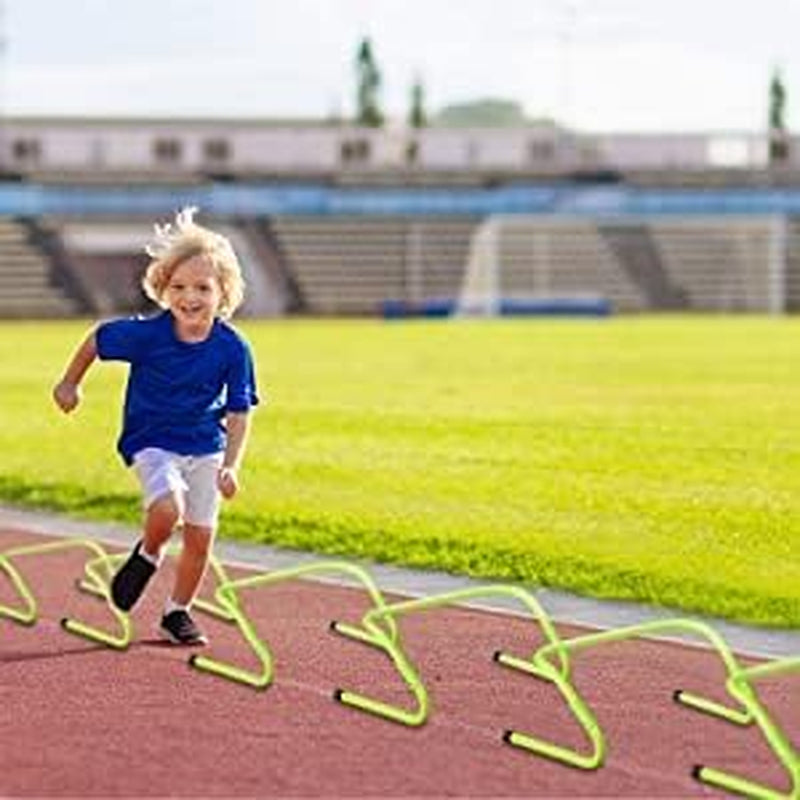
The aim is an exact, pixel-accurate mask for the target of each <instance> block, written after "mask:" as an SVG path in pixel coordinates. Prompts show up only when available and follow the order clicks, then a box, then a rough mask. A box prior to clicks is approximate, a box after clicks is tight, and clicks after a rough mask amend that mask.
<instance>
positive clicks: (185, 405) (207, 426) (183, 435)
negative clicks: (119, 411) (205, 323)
mask: <svg viewBox="0 0 800 800" xmlns="http://www.w3.org/2000/svg"><path fill="white" fill-rule="evenodd" d="M96 341H97V355H98V357H99V358H101V359H103V360H109V361H127V362H128V363H130V365H131V367H130V373H129V375H128V385H127V388H126V391H125V409H124V418H123V426H122V433H121V434H120V437H119V441H118V443H117V449H118V450H119V452H120V455H121V456H122V458H123V460H124V461H125V463H126V464H131V463H132V462H133V456H134V455H135V454H136V453H137V452H138V451H139V450H142V449H143V448H145V447H160V448H162V449H164V450H169V451H171V452H173V453H180V454H181V455H205V454H207V453H217V452H220V451H222V450H224V449H225V443H226V432H225V424H224V419H225V414H226V413H228V412H229V411H232V412H246V411H248V410H249V409H250V408H251V407H252V406H255V405H257V404H258V393H257V391H256V383H255V374H254V369H253V357H252V354H251V352H250V347H249V345H248V344H247V342H246V341H245V339H244V338H243V337H242V336H241V334H239V333H238V332H237V331H236V329H235V328H233V327H232V326H231V325H229V324H228V323H226V322H224V321H222V320H220V319H217V320H215V321H214V325H213V327H212V329H211V333H210V334H209V336H208V337H207V338H206V339H204V340H203V341H202V342H182V341H181V340H180V339H178V338H177V336H176V335H175V329H174V318H173V316H172V314H171V313H170V312H169V311H164V312H162V313H160V314H157V315H155V316H152V317H131V318H128V319H115V320H111V321H109V322H104V323H101V324H100V325H99V326H98V328H97V332H96Z"/></svg>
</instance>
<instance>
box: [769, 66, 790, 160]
mask: <svg viewBox="0 0 800 800" xmlns="http://www.w3.org/2000/svg"><path fill="white" fill-rule="evenodd" d="M788 157H789V138H788V136H787V133H786V86H785V84H784V82H783V77H782V76H781V73H780V70H778V69H776V70H774V71H773V73H772V78H771V79H770V82H769V161H770V163H771V164H775V163H779V162H781V161H786V159H787V158H788Z"/></svg>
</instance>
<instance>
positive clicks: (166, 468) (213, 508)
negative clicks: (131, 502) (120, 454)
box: [133, 447, 223, 529]
mask: <svg viewBox="0 0 800 800" xmlns="http://www.w3.org/2000/svg"><path fill="white" fill-rule="evenodd" d="M222 457H223V454H222V453H210V454H208V455H202V456H182V455H179V454H177V453H170V452H169V451H168V450H162V449H161V448H159V447H145V449H144V450H140V451H139V452H138V453H136V455H135V456H134V457H133V466H134V469H135V470H136V474H137V475H138V476H139V482H140V483H141V485H142V491H143V493H144V499H143V503H144V508H145V510H147V509H148V508H150V506H151V505H152V504H153V503H154V502H155V501H156V500H158V499H159V498H161V497H164V496H165V495H169V494H178V495H179V496H180V498H181V499H182V500H183V503H182V507H183V520H184V522H188V523H189V524H190V525H200V526H202V527H205V528H212V529H214V528H216V526H217V516H218V515H219V497H220V495H219V489H218V488H217V474H218V473H219V469H220V467H221V466H222Z"/></svg>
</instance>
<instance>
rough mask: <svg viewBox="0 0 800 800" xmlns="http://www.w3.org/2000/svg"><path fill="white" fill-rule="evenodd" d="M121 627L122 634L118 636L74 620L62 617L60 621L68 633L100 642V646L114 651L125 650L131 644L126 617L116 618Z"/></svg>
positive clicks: (129, 625) (129, 629)
mask: <svg viewBox="0 0 800 800" xmlns="http://www.w3.org/2000/svg"><path fill="white" fill-rule="evenodd" d="M118 620H119V622H120V624H121V626H122V633H121V634H120V635H119V636H114V635H113V634H110V633H107V632H106V631H102V630H100V629H99V628H95V627H93V626H91V625H87V624H86V623H84V622H80V621H79V620H76V619H70V618H69V617H64V618H63V619H62V620H61V627H62V628H63V629H64V630H65V631H67V632H68V633H72V634H75V635H76V636H82V637H83V638H84V639H89V640H90V641H93V642H100V644H104V645H106V647H111V648H112V649H114V650H127V649H128V646H129V645H130V643H131V638H132V637H131V623H130V621H129V620H128V618H127V617H122V616H120V617H118Z"/></svg>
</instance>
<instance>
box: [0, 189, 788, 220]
mask: <svg viewBox="0 0 800 800" xmlns="http://www.w3.org/2000/svg"><path fill="white" fill-rule="evenodd" d="M185 205H196V206H198V207H200V208H201V209H202V210H203V211H204V212H205V213H207V214H219V215H224V216H233V215H270V214H309V215H310V214H319V215H325V214H372V215H381V214H384V215H389V214H392V215H398V214H400V215H402V214H409V215H421V214H430V215H433V214H470V215H476V216H484V215H487V214H564V215H587V216H615V215H638V214H641V215H653V214H665V215H666V214H683V215H694V214H755V215H757V214H800V189H793V188H778V189H775V188H763V189H754V188H740V189H686V188H681V189H657V188H649V187H648V188H640V187H628V186H608V185H603V184H598V185H587V184H581V185H580V186H573V185H568V184H548V185H541V184H537V185H514V186H500V187H495V188H486V189H473V188H470V189H457V188H436V187H431V188H425V189H420V188H408V189H405V188H394V187H393V188H385V189H375V188H369V189H356V188H340V187H330V186H325V185H321V184H320V185H307V184H289V183H287V184H275V183H270V184H256V183H242V184H230V183H219V184H216V183H210V184H205V185H200V186H197V185H194V186H186V187H174V186H169V187H168V186H163V187H162V186H149V187H147V186H138V185H136V186H102V187H94V186H93V187H86V186H71V185H63V184H58V185H46V184H35V183H6V184H0V215H7V216H42V215H46V214H52V215H67V216H68V215H77V214H98V215H105V214H125V215H139V214H141V215H148V216H152V215H161V214H171V213H172V212H173V211H174V210H175V209H176V208H178V207H181V206H185Z"/></svg>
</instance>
